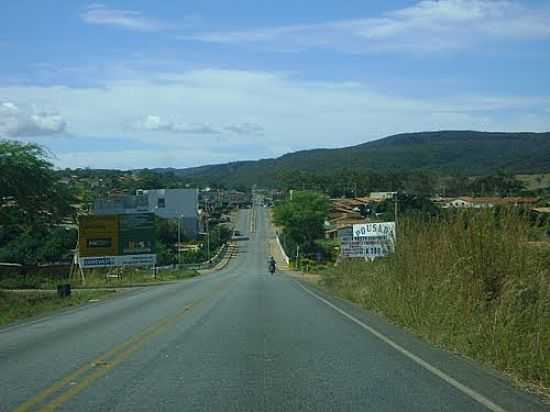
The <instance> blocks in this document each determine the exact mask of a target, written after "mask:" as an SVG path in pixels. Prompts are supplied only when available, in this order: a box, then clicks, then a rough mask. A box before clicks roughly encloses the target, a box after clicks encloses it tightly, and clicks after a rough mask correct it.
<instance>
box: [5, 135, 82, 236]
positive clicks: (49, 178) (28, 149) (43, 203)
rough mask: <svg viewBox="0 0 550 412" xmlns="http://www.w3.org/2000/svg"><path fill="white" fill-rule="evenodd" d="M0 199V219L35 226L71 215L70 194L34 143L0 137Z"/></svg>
mask: <svg viewBox="0 0 550 412" xmlns="http://www.w3.org/2000/svg"><path fill="white" fill-rule="evenodd" d="M0 201H1V202H2V204H1V206H2V207H1V208H0V221H1V222H11V223H13V224H20V225H23V226H26V227H37V226H43V225H52V224H58V223H60V222H61V221H63V220H64V219H66V218H67V217H69V216H70V217H74V216H73V215H74V209H73V207H72V206H71V203H72V202H75V198H74V196H73V194H72V193H71V192H70V191H69V190H68V188H67V187H66V186H65V185H63V184H61V183H60V182H59V180H58V177H57V175H56V173H55V171H54V169H53V166H52V164H51V163H50V162H49V161H48V160H47V154H46V152H45V150H44V149H43V148H42V147H40V146H38V145H35V144H30V143H20V142H15V141H9V140H0Z"/></svg>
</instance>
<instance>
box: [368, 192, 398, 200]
mask: <svg viewBox="0 0 550 412" xmlns="http://www.w3.org/2000/svg"><path fill="white" fill-rule="evenodd" d="M396 194H397V192H370V194H369V197H370V198H371V199H373V200H386V199H393V197H394V196H395V195H396Z"/></svg>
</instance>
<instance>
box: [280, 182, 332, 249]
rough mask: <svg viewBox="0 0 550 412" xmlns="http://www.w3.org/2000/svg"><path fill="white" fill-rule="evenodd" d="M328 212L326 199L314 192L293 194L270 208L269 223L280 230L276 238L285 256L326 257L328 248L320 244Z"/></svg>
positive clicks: (328, 246) (324, 244)
mask: <svg viewBox="0 0 550 412" xmlns="http://www.w3.org/2000/svg"><path fill="white" fill-rule="evenodd" d="M328 210H329V200H328V197H327V196H325V195H322V194H319V193H316V192H295V193H294V194H293V196H292V198H291V199H288V200H285V201H282V202H279V203H278V204H277V205H276V206H275V208H274V209H273V222H274V223H275V225H276V226H278V227H280V228H281V230H282V231H281V233H279V238H280V240H281V243H282V245H283V247H284V249H285V251H286V253H287V255H288V256H289V257H292V258H293V259H295V258H296V256H302V257H304V256H305V257H308V256H319V260H321V258H322V257H323V256H324V257H325V258H326V257H327V256H328V255H329V254H330V252H329V251H330V245H327V244H326V243H323V242H320V240H321V239H322V238H323V235H324V223H325V219H326V217H327V214H328Z"/></svg>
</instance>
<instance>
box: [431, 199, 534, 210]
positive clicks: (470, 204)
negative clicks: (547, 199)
mask: <svg viewBox="0 0 550 412" xmlns="http://www.w3.org/2000/svg"><path fill="white" fill-rule="evenodd" d="M537 200H538V199H537V198H535V197H470V196H462V197H457V198H441V197H440V198H434V199H432V201H433V202H434V203H435V204H436V205H438V206H440V207H441V208H443V209H452V208H475V209H483V208H491V207H495V206H525V205H534V204H535V203H537Z"/></svg>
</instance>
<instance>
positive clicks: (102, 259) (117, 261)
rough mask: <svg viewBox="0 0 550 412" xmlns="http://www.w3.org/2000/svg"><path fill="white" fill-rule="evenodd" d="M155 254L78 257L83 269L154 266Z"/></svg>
mask: <svg viewBox="0 0 550 412" xmlns="http://www.w3.org/2000/svg"><path fill="white" fill-rule="evenodd" d="M156 262H157V255H155V254H143V255H127V256H89V257H82V258H80V266H81V267H82V268H83V269H90V268H105V267H113V266H154V265H155V264H156Z"/></svg>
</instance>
